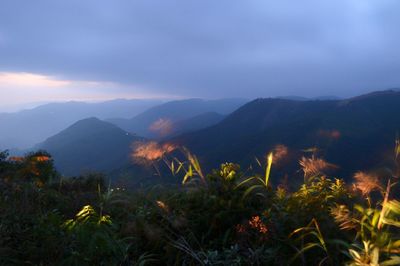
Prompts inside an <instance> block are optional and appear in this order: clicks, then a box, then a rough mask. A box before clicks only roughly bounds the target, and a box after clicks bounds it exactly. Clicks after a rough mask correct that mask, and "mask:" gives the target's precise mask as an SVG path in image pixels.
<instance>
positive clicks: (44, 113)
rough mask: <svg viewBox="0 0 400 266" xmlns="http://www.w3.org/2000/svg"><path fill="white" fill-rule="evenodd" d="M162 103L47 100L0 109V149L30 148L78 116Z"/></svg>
mask: <svg viewBox="0 0 400 266" xmlns="http://www.w3.org/2000/svg"><path fill="white" fill-rule="evenodd" d="M159 103H160V101H153V100H113V101H107V102H103V103H84V102H66V103H51V104H46V105H42V106H38V107H36V108H33V109H30V110H24V111H20V112H17V113H1V114H0V149H11V148H29V147H31V146H33V145H34V144H36V143H38V142H41V141H43V140H45V139H46V138H48V137H50V136H52V135H54V134H56V133H58V132H60V131H61V130H63V129H65V128H67V127H68V126H70V125H71V124H73V123H74V122H76V121H78V120H81V119H84V118H87V117H91V116H96V117H99V118H112V117H132V116H134V115H136V114H138V113H139V112H143V111H144V110H146V109H148V108H150V107H152V106H154V105H156V104H159Z"/></svg>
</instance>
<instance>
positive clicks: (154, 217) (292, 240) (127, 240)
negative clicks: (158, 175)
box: [0, 142, 400, 266]
mask: <svg viewBox="0 0 400 266" xmlns="http://www.w3.org/2000/svg"><path fill="white" fill-rule="evenodd" d="M398 145H399V144H398V142H396V149H395V154H394V160H395V162H396V164H395V165H397V162H398V160H399V156H398V155H399V151H400V149H399V148H398ZM182 151H183V153H184V155H185V157H186V160H184V161H180V160H178V159H177V158H176V157H168V156H169V155H168V154H167V153H165V154H163V156H162V158H161V157H160V158H158V159H159V161H160V162H164V163H165V164H166V165H167V166H168V167H169V169H170V170H171V175H175V176H180V177H181V178H182V182H181V184H180V185H176V186H167V187H166V186H162V185H157V186H154V187H149V188H141V189H137V190H135V191H127V190H125V189H124V188H116V187H111V186H110V185H108V186H106V185H105V182H104V177H103V176H100V175H89V176H81V177H78V178H62V179H61V178H60V177H59V176H58V175H57V173H56V172H55V171H54V167H53V165H52V163H53V162H52V160H51V156H50V155H49V154H45V153H44V152H40V153H37V154H29V155H27V156H25V157H23V158H19V159H18V160H10V159H9V158H8V156H7V154H6V153H1V154H0V264H1V265H344V264H347V265H360V266H361V265H399V264H400V230H399V227H400V201H399V200H398V198H397V197H396V196H397V195H396V193H394V191H396V189H397V185H398V184H397V180H398V177H397V176H396V175H395V174H393V176H390V177H387V178H386V179H383V180H382V178H375V177H374V176H372V175H370V174H368V173H362V174H360V173H358V174H357V175H356V178H355V179H354V184H346V182H345V181H344V180H342V179H339V178H332V177H330V176H327V175H325V174H324V169H323V168H324V167H325V166H331V165H330V164H329V163H327V162H325V161H323V160H322V159H321V158H316V157H315V156H314V155H313V156H312V157H304V158H303V159H302V160H301V162H300V165H301V167H303V169H302V170H303V172H304V175H305V178H304V183H303V184H301V185H300V186H299V187H297V188H295V189H293V190H289V189H288V188H285V187H282V186H278V187H274V186H272V185H271V184H270V177H271V169H273V164H274V162H273V161H274V155H273V153H270V154H269V155H268V156H267V159H266V161H265V164H262V163H260V165H263V167H264V169H263V171H262V173H261V174H259V175H257V174H255V175H252V176H248V175H247V174H246V172H242V171H241V168H240V166H239V165H237V164H234V163H225V164H222V165H221V167H220V168H219V169H214V170H212V171H211V172H210V173H208V174H206V173H204V172H203V169H202V168H201V165H200V162H199V160H198V158H197V157H196V156H195V155H193V154H191V153H190V152H189V151H188V150H185V149H183V150H182ZM38 158H39V159H38ZM43 158H46V159H45V160H43ZM152 163H156V162H152ZM322 166H324V167H322ZM396 171H397V169H394V170H393V171H392V172H393V173H396ZM383 181H385V182H383Z"/></svg>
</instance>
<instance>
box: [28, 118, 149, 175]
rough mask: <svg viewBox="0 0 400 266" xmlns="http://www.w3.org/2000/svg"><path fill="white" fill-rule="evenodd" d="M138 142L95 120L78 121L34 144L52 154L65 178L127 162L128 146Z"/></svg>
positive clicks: (110, 168)
mask: <svg viewBox="0 0 400 266" xmlns="http://www.w3.org/2000/svg"><path fill="white" fill-rule="evenodd" d="M139 140H141V139H140V138H138V137H135V136H132V135H131V134H129V133H127V132H125V131H123V130H122V129H120V128H118V127H116V126H115V125H113V124H110V123H108V122H105V121H101V120H99V119H97V118H88V119H84V120H80V121H78V122H76V123H75V124H73V125H72V126H70V127H68V128H67V129H65V130H63V131H61V132H60V133H58V134H56V135H54V136H52V137H50V138H48V139H47V140H45V141H44V142H43V143H41V144H39V145H37V146H36V147H35V148H36V149H44V150H46V151H48V152H49V153H50V154H52V156H53V158H54V161H55V164H56V167H57V169H58V170H59V171H60V172H61V173H62V174H64V175H67V176H70V175H78V174H80V173H83V172H85V171H104V172H108V171H110V170H112V169H116V168H120V167H122V166H123V165H126V164H129V163H130V157H129V154H130V152H131V145H132V143H133V142H135V141H139Z"/></svg>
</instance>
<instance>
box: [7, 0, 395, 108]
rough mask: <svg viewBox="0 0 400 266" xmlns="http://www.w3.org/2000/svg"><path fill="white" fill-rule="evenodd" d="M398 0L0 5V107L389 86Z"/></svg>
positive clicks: (19, 1) (344, 93) (72, 0)
mask: <svg viewBox="0 0 400 266" xmlns="http://www.w3.org/2000/svg"><path fill="white" fill-rule="evenodd" d="M399 11H400V1H398V0H324V1H321V0H302V1H295V0H275V1H270V0H112V1H110V0H108V1H105V0H57V1H55V0H35V1H26V0H1V6H0V107H1V106H2V107H5V106H12V105H21V104H27V103H34V102H48V101H66V100H85V101H98V100H105V99H112V98H171V99H176V98H189V97H200V98H225V97H229V98H231V97H244V98H248V99H250V98H257V97H276V96H287V95H297V96H303V97H316V96H326V95H335V96H339V97H350V96H354V95H358V94H362V93H367V92H370V91H374V90H383V89H389V88H398V87H400V49H399V47H400V16H399V15H398V13H399Z"/></svg>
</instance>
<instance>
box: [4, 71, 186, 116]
mask: <svg viewBox="0 0 400 266" xmlns="http://www.w3.org/2000/svg"><path fill="white" fill-rule="evenodd" d="M126 88H129V90H127V89H126ZM0 93H1V96H2V97H0V112H4V111H8V110H13V109H15V107H14V106H23V105H27V106H28V105H30V104H31V103H34V102H65V101H85V102H100V101H107V100H112V99H117V98H125V99H179V98H182V97H180V96H175V95H165V94H155V93H149V92H148V90H146V89H145V88H142V87H140V86H137V85H130V84H128V85H125V84H118V83H115V82H107V81H93V80H69V79H61V78H57V77H54V76H50V75H44V74H36V73H28V72H0Z"/></svg>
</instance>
